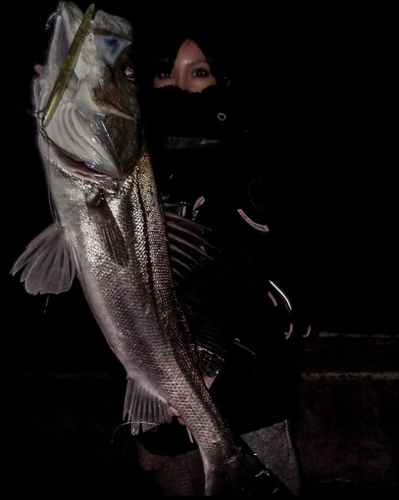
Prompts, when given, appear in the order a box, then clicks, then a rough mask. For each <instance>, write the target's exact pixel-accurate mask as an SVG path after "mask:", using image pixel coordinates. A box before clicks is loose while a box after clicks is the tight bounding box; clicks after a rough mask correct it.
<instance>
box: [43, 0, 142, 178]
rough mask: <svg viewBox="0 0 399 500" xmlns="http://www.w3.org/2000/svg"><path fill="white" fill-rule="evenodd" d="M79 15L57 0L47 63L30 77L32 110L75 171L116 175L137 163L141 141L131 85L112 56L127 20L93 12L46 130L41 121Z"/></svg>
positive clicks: (123, 42)
mask: <svg viewBox="0 0 399 500" xmlns="http://www.w3.org/2000/svg"><path fill="white" fill-rule="evenodd" d="M82 19H83V12H82V11H81V10H80V8H79V7H78V6H77V5H75V4H74V3H72V2H59V3H58V6H57V11H56V12H55V13H54V14H53V15H52V16H51V22H52V25H53V32H52V37H51V42H50V46H49V50H48V55H47V63H46V65H45V66H44V67H42V68H41V69H40V73H39V75H38V76H37V77H36V78H35V80H34V82H33V101H34V105H35V108H36V115H37V117H38V119H39V126H40V127H41V129H42V130H44V131H45V136H46V141H47V142H51V143H52V145H54V146H55V147H56V148H57V151H59V152H60V155H61V156H62V157H63V159H65V158H66V157H68V158H69V159H70V161H68V165H70V163H71V162H73V163H74V164H75V166H74V170H76V171H80V172H86V169H87V172H86V173H88V171H90V170H92V171H93V172H94V174H93V175H94V176H98V175H107V176H109V177H111V178H112V179H115V180H121V179H124V178H126V177H127V175H129V174H130V173H131V171H132V169H133V168H134V165H135V164H136V163H137V160H138V158H139V154H140V153H139V149H140V145H141V143H140V141H139V139H138V137H139V133H140V129H139V127H138V116H137V115H138V113H137V108H136V103H137V100H136V95H135V89H134V88H133V87H134V85H133V84H132V83H131V82H129V81H127V79H126V78H124V76H123V72H122V69H121V68H122V64H123V62H124V61H123V60H122V61H121V57H120V58H119V59H118V57H117V56H119V55H120V53H121V54H122V57H123V56H124V54H123V50H124V49H126V48H127V47H129V46H130V45H131V26H130V23H128V22H127V21H125V20H122V19H121V18H118V17H116V16H111V15H108V14H105V13H104V12H103V11H97V12H96V14H95V16H94V19H93V20H92V21H91V25H90V28H89V30H88V33H87V35H86V38H85V40H84V42H83V45H82V48H81V51H80V54H79V58H78V61H77V63H76V66H75V67H74V69H73V71H72V73H71V76H70V79H69V81H68V85H67V87H66V89H65V91H64V94H63V97H62V98H61V100H60V103H59V104H58V106H57V108H56V110H55V111H54V114H53V117H52V118H51V120H50V121H49V123H48V124H47V125H46V127H45V129H43V126H42V123H41V120H42V118H43V117H42V116H41V114H40V113H41V112H42V110H44V109H45V108H46V106H47V103H48V101H49V97H50V92H51V91H52V89H53V88H54V85H55V82H56V81H57V78H58V75H59V74H60V71H62V68H63V64H64V61H65V59H66V58H67V55H68V51H69V49H70V46H71V44H72V41H73V40H74V38H75V34H76V32H77V30H78V27H79V25H80V23H81V21H82ZM122 21H123V22H122ZM110 37H112V40H116V43H117V45H118V46H117V48H118V50H119V52H118V51H116V56H114V59H113V60H112V58H111V56H110V50H109V51H108V52H107V46H106V43H105V42H104V39H105V40H107V39H109V38H110ZM114 52H115V50H114ZM111 64H114V67H112V68H111V67H110V65H111ZM114 73H115V74H116V76H115V75H114ZM121 96H122V97H121ZM126 96H127V97H126Z"/></svg>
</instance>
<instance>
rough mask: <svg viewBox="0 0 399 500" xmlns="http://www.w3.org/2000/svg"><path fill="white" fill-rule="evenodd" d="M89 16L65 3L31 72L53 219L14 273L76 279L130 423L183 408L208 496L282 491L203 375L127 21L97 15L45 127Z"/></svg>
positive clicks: (51, 288)
mask: <svg viewBox="0 0 399 500" xmlns="http://www.w3.org/2000/svg"><path fill="white" fill-rule="evenodd" d="M82 17H83V13H82V11H81V10H80V9H79V8H78V7H77V6H76V5H75V4H73V3H70V2H60V3H59V4H58V7H57V14H56V15H55V16H54V21H53V22H54V31H53V35H52V40H51V43H50V47H49V51H48V56H47V62H46V65H45V66H44V67H43V68H42V69H41V71H40V74H39V75H38V76H37V77H36V78H35V79H34V82H33V103H34V107H35V110H36V116H37V130H38V134H37V136H38V139H37V140H38V149H39V152H40V155H41V159H42V162H43V164H44V169H45V174H46V178H47V182H48V187H49V192H50V198H51V205H52V208H53V214H54V223H53V224H52V225H51V226H49V227H48V228H47V229H45V230H44V231H43V232H42V233H41V234H40V235H39V236H38V237H37V238H35V239H34V240H33V241H32V242H31V243H30V244H29V245H28V247H27V249H26V250H25V252H24V253H23V254H22V255H21V257H20V258H19V259H18V260H17V262H16V263H15V265H14V267H13V269H12V273H13V274H15V273H17V272H18V271H20V270H22V275H21V281H23V282H24V284H25V288H26V291H27V292H29V293H31V294H37V293H61V292H64V291H67V290H68V289H69V288H70V286H71V284H72V281H73V279H74V277H75V275H76V276H77V277H78V279H79V281H80V284H81V286H82V289H83V291H84V294H85V297H86V299H87V302H88V304H89V306H90V308H91V310H92V312H93V315H94V316H95V318H96V320H97V322H98V324H99V326H100V328H101V330H102V332H103V334H104V336H105V338H106V340H107V342H108V344H109V346H110V348H111V349H112V350H113V352H114V353H115V355H116V356H117V358H118V359H119V360H120V362H121V363H122V365H123V367H124V368H125V370H126V373H127V377H128V384H127V395H126V405H125V412H126V414H127V419H128V422H130V424H131V427H132V432H133V433H137V432H138V430H139V429H140V428H141V429H142V430H143V431H146V430H147V429H149V428H151V427H152V426H154V425H157V424H159V423H160V422H164V421H168V420H170V419H171V414H173V411H174V412H177V413H178V414H179V415H181V417H182V418H183V419H184V422H185V424H186V425H187V428H188V429H189V431H190V433H191V434H192V436H193V437H194V438H195V440H196V442H197V443H198V447H199V450H200V453H201V456H202V459H203V464H204V474H205V494H207V495H209V494H217V493H227V492H237V491H238V492H241V493H242V492H243V491H246V489H248V488H249V489H248V491H251V492H253V491H258V490H259V491H262V492H265V491H266V492H267V493H269V492H272V491H274V490H276V492H281V491H283V489H282V486H281V485H280V484H279V483H278V482H277V481H276V480H275V478H274V477H273V475H272V474H271V473H270V471H269V470H268V469H267V468H265V467H264V466H263V464H261V462H260V461H259V460H258V459H257V458H256V457H255V456H254V455H253V454H252V453H250V452H249V451H248V450H246V449H245V446H244V445H243V443H241V441H239V440H238V439H236V438H235V437H233V435H232V433H231V432H230V429H229V427H228V425H227V424H226V422H225V421H224V419H223V418H222V417H221V415H220V413H219V411H218V409H217V408H216V406H215V404H214V402H213V400H212V398H211V396H210V394H209V392H208V390H207V388H206V386H205V383H204V380H203V374H202V371H201V367H200V364H201V363H200V357H199V354H198V349H197V347H196V345H195V342H193V339H192V336H191V334H190V329H189V326H188V322H187V319H186V316H185V314H184V310H183V307H182V305H181V304H180V302H179V300H178V298H177V295H176V287H175V281H174V277H173V274H172V269H171V259H170V254H169V246H168V237H169V236H168V235H167V232H166V231H167V230H166V221H165V213H164V209H163V205H162V203H161V200H160V199H159V196H158V193H157V189H156V184H155V180H154V176H153V171H152V167H151V163H150V160H149V157H148V154H147V153H146V150H145V146H144V141H143V133H142V126H141V120H140V108H139V105H138V100H137V88H136V84H135V82H134V79H133V78H132V73H133V66H132V65H131V64H130V63H129V51H130V48H131V45H132V27H131V25H130V23H129V22H128V21H126V20H124V19H122V18H120V17H116V16H112V15H109V14H106V13H105V12H103V11H101V10H98V11H97V12H96V13H95V16H94V18H93V19H92V21H91V23H90V26H89V29H88V32H87V35H86V37H85V39H84V42H83V45H82V47H81V51H80V55H79V58H78V60H77V61H76V65H75V66H74V70H73V72H72V75H71V78H70V80H69V82H68V86H67V87H66V89H65V91H64V92H63V94H62V96H61V97H60V100H59V102H58V103H57V106H55V107H54V108H55V109H54V110H53V111H52V118H51V120H50V121H49V122H48V123H46V128H45V129H44V128H43V113H42V111H43V110H44V109H45V108H46V104H47V103H48V101H49V96H50V94H51V92H52V89H53V88H54V85H55V82H56V81H57V77H58V75H59V73H60V70H61V68H62V66H63V61H64V59H65V57H66V55H67V53H68V49H69V47H70V45H71V43H72V41H73V39H74V36H75V33H76V31H77V29H78V27H79V25H80V22H81V20H82ZM178 225H179V224H178V223H177V226H178ZM185 230H187V231H188V232H190V224H188V226H187V227H186V228H185ZM193 231H194V230H193ZM183 232H184V231H183ZM180 239H181V238H180ZM178 240H179V238H175V241H178ZM183 240H184V238H183ZM188 246H190V244H189V243H188ZM171 408H173V411H171ZM249 484H250V485H251V486H248V485H249Z"/></svg>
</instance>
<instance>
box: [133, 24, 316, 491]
mask: <svg viewBox="0 0 399 500" xmlns="http://www.w3.org/2000/svg"><path fill="white" fill-rule="evenodd" d="M219 42H220V41H218V40H217V39H215V38H212V35H211V34H209V33H204V31H203V30H202V29H201V27H200V28H198V27H195V26H194V27H191V29H190V27H187V26H186V27H185V28H183V29H180V30H179V29H177V30H171V29H169V28H168V33H166V32H163V31H162V30H161V31H160V32H158V34H157V37H154V38H153V39H152V40H150V41H148V40H147V41H146V51H144V55H143V61H142V68H143V69H142V71H143V74H142V75H141V78H142V88H143V91H142V92H143V94H144V96H143V101H144V106H143V107H144V109H145V110H146V116H145V118H146V122H147V127H146V131H147V143H148V147H149V151H150V155H151V157H152V161H153V166H154V172H155V176H156V179H157V183H158V188H159V190H160V192H161V194H162V196H163V199H164V200H165V201H166V202H167V203H169V205H170V206H173V207H174V210H175V211H176V212H177V213H179V214H180V215H182V216H184V217H185V218H187V219H189V220H194V221H196V222H198V223H200V224H201V225H203V226H204V227H205V228H209V229H210V231H209V232H208V233H207V234H206V238H207V239H208V241H210V242H211V243H212V244H213V245H214V247H216V248H217V249H218V250H220V253H217V252H212V251H209V253H210V255H211V256H212V259H213V260H212V262H211V263H206V264H205V265H204V266H203V267H201V266H198V267H197V268H196V272H195V273H191V274H190V272H189V273H187V274H186V275H185V276H184V278H183V279H182V282H181V283H179V290H178V291H179V298H180V300H181V302H182V303H184V304H188V307H186V310H187V309H188V310H189V311H190V314H189V316H188V317H189V319H191V322H190V327H191V330H192V331H194V332H195V334H196V335H198V338H199V339H202V336H201V332H198V334H197V329H198V324H201V325H202V327H203V326H204V325H206V327H205V329H206V330H207V333H208V335H212V339H213V342H214V343H213V345H212V346H211V347H210V346H209V345H208V344H206V342H205V341H204V343H203V344H202V349H204V350H207V351H208V353H209V364H210V366H211V369H210V370H209V373H208V377H207V378H206V383H207V387H210V393H211V395H212V397H213V399H214V401H215V402H216V404H217V406H218V408H219V409H220V410H221V412H222V415H223V416H224V417H225V418H226V419H227V421H228V422H229V424H230V425H231V426H232V428H233V430H234V431H236V432H237V433H239V434H240V435H241V436H242V437H243V439H244V440H245V441H246V442H247V443H248V444H249V445H250V447H251V449H252V450H253V451H255V452H256V454H257V455H258V456H259V457H260V458H261V459H262V460H263V462H264V463H265V464H266V465H267V466H268V467H270V468H271V470H272V471H273V472H274V473H275V474H277V476H278V477H279V478H280V479H281V480H282V481H283V482H284V484H285V485H286V486H287V487H288V488H289V490H290V491H291V492H293V493H294V494H295V495H298V494H299V492H300V477H299V469H298V457H297V451H296V448H295V443H294V442H293V439H292V432H291V425H292V420H295V417H297V414H298V372H297V371H296V352H297V349H298V348H299V347H300V346H301V345H302V344H303V343H304V342H305V341H306V339H308V338H309V336H310V326H309V322H308V321H307V320H308V318H307V316H306V313H308V308H307V305H306V303H305V301H304V300H303V287H302V283H299V282H298V280H296V281H295V280H294V279H293V278H292V275H290V274H289V273H287V272H286V269H284V268H285V267H287V264H288V260H289V259H288V258H286V252H282V245H284V244H285V243H286V242H287V239H286V238H285V239H282V242H281V241H280V242H279V241H278V239H279V234H280V235H281V231H282V229H281V228H279V227H278V224H279V222H280V221H279V218H278V210H279V205H278V202H277V201H276V196H277V194H276V193H277V192H278V189H279V186H278V183H277V181H276V179H274V178H273V175H272V174H270V173H269V175H268V176H266V175H265V174H266V172H265V171H264V170H265V169H264V167H263V165H260V166H259V161H258V157H257V156H256V153H255V154H251V153H250V152H251V149H253V144H252V142H251V140H252V138H251V133H250V131H249V130H248V129H249V128H250V123H249V119H248V116H246V110H245V107H244V106H243V104H242V103H241V104H240V100H239V99H237V93H236V89H235V87H234V79H232V78H231V74H230V73H229V69H230V68H229V66H228V61H227V60H226V59H227V58H226V59H223V56H222V55H221V53H220V52H219V50H218V49H219V46H220V43H219ZM151 43H152V45H151ZM218 43H219V45H218ZM149 45H150V49H148V46H149ZM273 182H274V185H273ZM280 208H281V207H280ZM285 226H287V225H285ZM285 229H286V227H285V228H284V230H285ZM276 234H277V236H276ZM280 239H281V238H280ZM281 255H285V258H282V257H281ZM282 260H283V261H284V262H283V263H282V262H281V261H282ZM182 272H183V274H184V269H183V270H182ZM193 276H194V277H193ZM281 282H283V284H284V287H283V288H284V289H283V288H281V286H280V284H281ZM286 288H287V289H288V290H290V294H289V297H288V296H287V294H286V293H285V290H286ZM292 295H293V296H294V297H295V301H294V302H293V303H292V302H291V297H292ZM193 311H194V312H193ZM191 316H192V318H191ZM199 343H200V342H199ZM177 421H178V422H180V424H184V420H183V419H181V418H180V416H179V415H177ZM189 438H190V436H187V435H186V434H185V433H184V430H183V429H182V428H181V425H180V426H179V424H177V422H174V423H172V424H168V425H166V426H161V427H159V428H158V429H157V430H155V431H154V432H152V433H144V434H140V435H139V436H138V440H139V443H140V444H139V445H138V446H139V449H138V451H139V456H140V460H141V465H142V467H143V468H144V469H145V470H147V472H148V473H149V474H151V477H152V478H153V477H154V476H155V477H156V478H157V480H158V482H159V485H160V487H161V488H164V490H163V491H165V492H167V493H169V494H175V493H174V492H182V491H183V492H184V491H186V492H187V494H190V493H195V492H196V491H197V490H196V484H195V482H196V477H197V474H198V472H197V469H198V467H201V466H200V464H199V463H198V452H195V450H196V445H195V443H192V442H190V440H189ZM172 456H173V459H172V458H171V457H172ZM173 463H174V464H175V473H173ZM166 464H168V465H167V467H166ZM171 464H172V465H171ZM184 464H186V465H185V466H184ZM187 464H189V467H187ZM182 469H183V470H184V472H183V470H182ZM190 471H191V476H190ZM171 478H172V479H171ZM187 484H189V486H187ZM185 488H186V489H185ZM183 494H184V493H183Z"/></svg>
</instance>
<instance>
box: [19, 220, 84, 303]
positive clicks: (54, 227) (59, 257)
mask: <svg viewBox="0 0 399 500" xmlns="http://www.w3.org/2000/svg"><path fill="white" fill-rule="evenodd" d="M22 268H24V270H23V272H22V275H21V282H25V289H26V291H27V292H28V293H31V294H33V295H35V294H37V293H40V294H43V293H56V294H57V293H61V292H66V291H67V290H69V289H70V287H71V285H72V282H73V279H74V277H75V273H76V258H75V254H74V250H73V246H72V245H71V244H70V241H69V238H68V233H67V231H66V230H65V229H64V228H63V227H62V226H60V225H58V224H57V223H53V224H51V226H49V227H48V228H47V229H45V230H44V231H43V232H41V233H40V234H39V235H38V236H37V237H36V238H35V239H34V240H32V241H31V242H30V243H29V245H28V246H27V247H26V250H25V252H24V253H23V254H22V255H21V256H20V257H19V259H18V260H17V261H16V263H15V264H14V266H13V268H12V270H11V273H12V274H13V275H14V274H16V273H17V272H18V271H20V270H21V269H22Z"/></svg>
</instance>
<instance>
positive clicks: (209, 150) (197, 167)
mask: <svg viewBox="0 0 399 500" xmlns="http://www.w3.org/2000/svg"><path fill="white" fill-rule="evenodd" d="M232 94H233V93H232V91H231V89H230V88H229V87H219V86H217V85H213V86H211V87H208V88H206V89H204V90H203V91H202V92H196V93H189V92H187V91H184V90H182V89H180V88H179V87H172V86H170V87H162V88H159V89H152V90H151V91H150V92H149V93H148V95H147V98H146V102H145V106H144V109H145V117H146V136H147V146H148V149H149V152H150V154H151V156H152V159H153V165H154V170H155V174H156V175H157V177H158V181H159V185H160V188H161V191H162V188H163V187H164V186H165V183H166V184H168V187H167V188H166V189H169V188H170V187H171V186H172V185H174V186H180V185H181V186H184V189H185V190H186V191H190V190H194V191H195V190H200V191H201V193H203V192H204V191H206V190H207V189H208V188H209V186H210V183H212V184H213V185H215V184H218V183H223V182H225V181H226V180H227V179H229V178H230V176H231V175H230V174H229V169H231V168H232V166H231V163H230V161H229V155H237V149H238V148H239V147H240V146H241V145H243V142H244V140H245V120H244V119H243V115H242V114H241V113H240V110H239V107H238V106H237V100H234V99H233V97H232ZM172 179H173V180H172Z"/></svg>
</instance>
